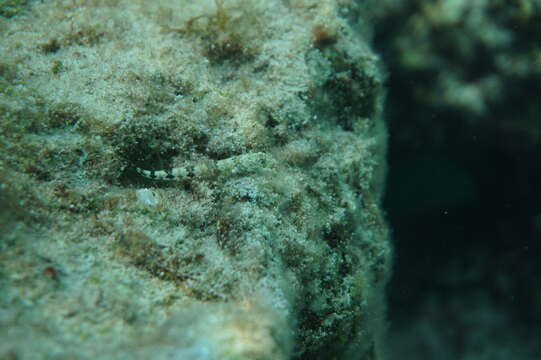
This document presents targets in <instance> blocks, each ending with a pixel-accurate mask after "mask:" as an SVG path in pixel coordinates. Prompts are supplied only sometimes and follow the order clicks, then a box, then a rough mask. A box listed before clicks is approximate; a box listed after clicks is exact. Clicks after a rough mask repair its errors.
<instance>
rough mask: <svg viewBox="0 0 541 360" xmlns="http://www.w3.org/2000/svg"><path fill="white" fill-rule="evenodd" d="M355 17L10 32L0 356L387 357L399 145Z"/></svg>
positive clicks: (148, 21) (108, 15)
mask: <svg viewBox="0 0 541 360" xmlns="http://www.w3.org/2000/svg"><path fill="white" fill-rule="evenodd" d="M362 14H363V9H362V8H361V7H360V5H358V4H357V3H356V2H354V1H351V2H350V1H334V0H326V1H311V0H289V1H279V0H272V1H268V0H267V1H240V0H239V1H230V0H216V1H210V0H208V1H197V2H189V1H168V0H159V1H152V2H148V1H99V2H77V1H75V2H64V1H55V2H32V3H30V4H29V6H28V9H25V10H24V11H21V12H20V13H18V14H17V15H16V16H13V17H11V18H9V19H2V20H1V21H2V22H1V23H0V26H1V29H2V33H3V35H2V37H1V40H0V52H1V53H2V54H3V57H2V59H1V63H0V89H1V92H0V146H1V147H2V151H1V152H0V154H1V155H0V168H1V169H2V171H1V172H0V182H1V184H2V186H1V187H0V191H1V193H0V198H2V199H8V198H9V199H10V201H6V202H5V203H3V204H2V207H3V208H2V213H3V214H9V216H7V215H5V216H4V215H2V217H3V218H5V219H6V220H5V221H1V222H0V224H1V226H2V229H4V230H6V231H5V233H6V234H8V235H7V236H6V238H5V239H3V240H2V241H1V242H0V274H1V275H2V276H0V292H1V294H2V296H1V297H0V309H2V310H0V325H1V326H0V338H2V339H3V341H2V342H1V343H0V357H7V358H10V357H13V358H17V359H30V358H32V359H35V358H36V356H38V358H76V359H94V358H100V359H126V358H133V359H148V358H153V359H220V360H222V359H273V360H275V359H295V358H297V359H301V358H310V359H329V358H335V359H366V360H368V359H372V360H373V359H381V358H382V357H383V349H382V344H381V341H382V334H383V331H384V328H385V313H384V310H385V297H384V293H383V289H384V286H385V283H386V281H387V277H388V274H389V268H390V245H389V240H388V228H387V225H386V223H385V221H384V218H383V216H382V212H381V209H380V198H381V195H382V188H383V183H384V176H385V161H384V152H385V142H386V136H385V126H384V123H383V120H382V116H381V113H382V100H383V91H382V73H381V71H380V69H379V60H378V57H377V56H376V55H375V54H374V53H373V52H372V51H371V49H370V46H369V45H368V40H369V39H368V35H366V34H365V33H364V31H363V29H365V28H367V27H368V25H367V23H365V22H364V19H363V17H362ZM4 54H5V56H4ZM8 194H9V196H8ZM158 200H159V201H158ZM149 205H151V206H149ZM36 354H39V355H36Z"/></svg>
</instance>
